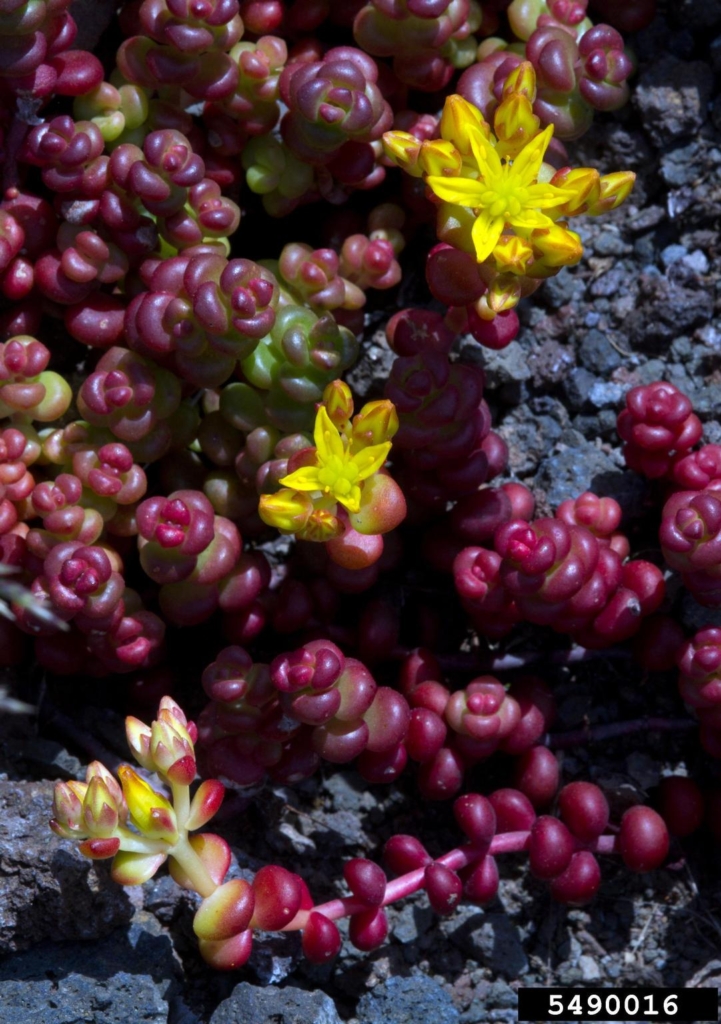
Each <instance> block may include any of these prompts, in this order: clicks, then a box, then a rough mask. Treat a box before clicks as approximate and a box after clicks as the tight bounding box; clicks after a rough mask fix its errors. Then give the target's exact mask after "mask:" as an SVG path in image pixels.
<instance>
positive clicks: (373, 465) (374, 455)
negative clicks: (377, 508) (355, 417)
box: [338, 441, 391, 512]
mask: <svg viewBox="0 0 721 1024" xmlns="http://www.w3.org/2000/svg"><path fill="white" fill-rule="evenodd" d="M390 450H391V443H390V441H385V442H384V443H383V444H371V445H368V447H367V448H361V450H360V451H359V452H358V454H357V455H354V456H353V465H354V466H355V467H356V468H357V470H358V476H357V478H356V479H358V480H367V479H368V477H369V476H373V474H374V473H377V472H378V470H379V469H380V468H381V466H382V465H383V463H384V462H385V461H386V459H387V458H388V452H389V451H390ZM338 500H339V501H343V499H342V498H340V497H339V498H338ZM359 500H360V494H359ZM343 504H344V505H345V504H346V503H345V502H344V501H343ZM348 507H350V506H348ZM354 511H356V512H357V511H358V509H357V508H356V509H355V510H354Z"/></svg>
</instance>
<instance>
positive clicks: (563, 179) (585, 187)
mask: <svg viewBox="0 0 721 1024" xmlns="http://www.w3.org/2000/svg"><path fill="white" fill-rule="evenodd" d="M551 181H552V184H554V185H558V187H559V188H562V189H563V190H564V192H570V193H573V195H572V197H571V198H569V199H568V200H567V201H566V202H565V203H564V204H563V206H559V207H558V211H557V212H558V213H559V215H560V216H562V217H575V216H577V215H578V214H579V213H585V212H586V211H587V210H588V208H589V206H591V205H593V204H594V203H596V202H598V200H599V198H600V196H601V176H600V175H599V173H598V171H596V170H594V169H593V167H573V168H571V167H562V168H561V170H560V171H556V173H555V174H554V176H553V178H552V179H551Z"/></svg>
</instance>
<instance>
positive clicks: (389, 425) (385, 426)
mask: <svg viewBox="0 0 721 1024" xmlns="http://www.w3.org/2000/svg"><path fill="white" fill-rule="evenodd" d="M399 425H400V424H399V422H398V413H397V412H396V407H395V406H394V405H393V402H391V401H389V400H388V399H387V398H384V399H381V400H380V401H376V402H367V403H366V404H365V405H364V406H363V408H362V409H361V411H360V412H359V413H358V415H357V416H355V417H354V418H353V431H352V435H351V452H353V454H355V453H356V452H357V451H360V449H361V448H367V447H368V446H369V445H372V444H383V443H384V442H385V441H390V439H391V438H392V437H393V436H394V434H396V433H397V432H398V427H399Z"/></svg>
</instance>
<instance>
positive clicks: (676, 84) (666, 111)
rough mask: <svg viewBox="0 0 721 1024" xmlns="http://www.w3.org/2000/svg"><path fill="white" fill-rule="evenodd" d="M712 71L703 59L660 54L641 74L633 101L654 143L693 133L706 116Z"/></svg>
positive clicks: (661, 144)
mask: <svg viewBox="0 0 721 1024" xmlns="http://www.w3.org/2000/svg"><path fill="white" fill-rule="evenodd" d="M712 88H713V72H712V71H711V68H710V67H709V66H708V64H706V63H705V62H703V61H683V60H678V59H677V58H676V57H672V56H670V55H667V56H664V57H661V58H660V60H656V61H654V62H653V64H652V65H651V66H650V67H649V68H648V69H647V70H646V71H645V72H644V73H643V74H642V75H641V76H640V79H639V83H638V85H637V87H636V92H635V96H634V102H635V104H636V106H637V107H638V110H639V113H640V114H641V120H642V121H643V126H644V128H645V129H646V131H647V132H648V135H649V137H650V138H651V141H652V142H653V143H654V145H656V146H658V147H661V146H665V145H668V143H670V142H673V141H674V139H678V138H681V137H683V136H684V135H693V134H694V133H695V132H697V131H698V129H699V128H700V127H701V125H702V124H703V122H704V120H705V119H706V109H707V107H708V102H709V99H710V98H711V91H712Z"/></svg>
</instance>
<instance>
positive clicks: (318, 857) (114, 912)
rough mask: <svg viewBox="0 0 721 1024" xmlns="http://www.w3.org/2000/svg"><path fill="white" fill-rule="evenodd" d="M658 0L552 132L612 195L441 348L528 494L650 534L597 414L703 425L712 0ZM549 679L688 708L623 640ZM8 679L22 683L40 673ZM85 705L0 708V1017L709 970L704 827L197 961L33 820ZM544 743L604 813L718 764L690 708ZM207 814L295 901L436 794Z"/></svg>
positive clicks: (630, 715) (243, 866)
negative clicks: (581, 889) (587, 506)
mask: <svg viewBox="0 0 721 1024" xmlns="http://www.w3.org/2000/svg"><path fill="white" fill-rule="evenodd" d="M669 7H670V8H671V7H672V8H673V10H672V11H669V13H668V15H666V14H662V15H660V16H659V17H658V18H657V20H656V21H655V22H654V23H653V25H652V26H651V27H650V28H648V29H647V30H645V31H644V32H642V33H640V34H639V35H638V37H637V38H636V39H635V41H634V47H635V51H636V53H637V56H638V59H639V74H638V76H637V78H636V79H635V82H634V89H633V100H632V103H631V104H630V105H629V106H628V107H627V108H626V109H625V110H623V111H621V112H620V113H619V114H616V115H613V116H608V117H605V118H604V117H600V118H597V120H596V122H595V124H594V127H593V129H592V130H591V131H590V132H589V133H588V134H587V135H586V136H585V137H584V138H583V139H582V140H581V141H580V142H579V143H577V144H576V145H575V147H574V152H573V162H574V163H576V164H590V165H594V166H598V167H599V168H600V169H602V170H604V171H610V170H614V169H618V168H630V169H632V170H635V171H636V172H637V173H638V176H639V177H638V182H637V186H636V189H635V192H634V194H633V196H632V198H631V200H630V202H629V203H627V204H626V206H624V207H623V208H622V209H621V210H619V211H617V212H616V213H615V214H613V215H611V216H609V217H605V218H603V219H602V220H600V221H597V222H596V221H590V220H586V221H585V222H583V223H581V227H580V231H581V233H582V235H583V239H584V244H585V247H586V255H585V257H584V260H583V262H582V264H581V265H580V266H579V267H577V268H575V269H574V270H573V271H570V272H569V271H564V272H563V273H562V274H560V275H559V276H558V278H556V279H554V280H552V281H551V282H549V283H548V284H546V285H545V287H544V288H543V289H542V291H541V292H539V293H538V295H537V296H536V297H535V298H534V299H533V300H532V301H530V302H528V303H527V304H526V305H525V307H523V313H522V321H523V330H522V332H521V334H520V336H519V338H518V340H517V341H516V342H514V343H512V344H511V345H510V346H509V347H508V348H507V349H506V350H504V351H503V352H499V353H487V352H485V351H484V352H481V351H480V350H479V348H478V346H477V345H476V344H475V343H474V342H473V341H472V340H470V339H468V340H467V341H466V340H462V341H461V342H460V346H459V353H460V358H461V359H464V360H468V361H474V362H475V361H481V362H482V363H483V365H484V366H485V368H486V371H487V376H488V382H489V400H490V402H491V405H492V409H493V412H494V420H495V423H496V425H497V427H498V429H499V430H500V432H501V433H502V435H503V436H504V438H505V439H506V441H507V442H508V444H509V448H510V452H511V466H510V468H511V471H512V473H513V475H514V477H515V478H516V479H520V480H522V481H524V482H526V483H529V484H530V485H532V486H533V487H534V489H535V491H536V494H537V496H538V499H539V506H540V508H541V509H542V510H543V509H546V508H547V509H551V508H553V507H555V506H556V505H557V504H558V503H559V502H560V501H562V500H563V499H564V498H566V497H572V496H575V495H577V494H579V493H580V492H582V491H583V490H586V489H593V490H596V491H598V492H599V493H605V494H611V495H613V496H614V497H616V498H617V499H618V500H619V501H620V502H621V504H622V506H623V508H624V513H625V515H626V517H627V520H628V522H629V523H630V524H631V526H632V530H635V534H634V535H635V537H636V539H638V538H641V541H643V538H644V537H646V536H647V537H648V543H649V544H653V543H654V541H653V532H652V530H651V529H650V526H652V524H653V517H654V515H657V504H655V501H656V498H655V497H654V494H653V493H652V492H651V491H650V490H649V488H648V486H647V485H646V484H645V483H644V482H643V481H642V480H641V479H640V478H639V477H636V476H635V475H634V474H632V473H630V472H628V471H625V470H624V468H623V461H622V459H621V457H620V453H619V449H618V444H617V438H616V435H615V429H614V426H615V418H616V413H617V411H618V409H619V406H620V404H621V403H622V400H623V396H624V393H625V391H626V390H627V389H628V388H629V387H631V386H634V385H636V384H641V383H648V382H650V381H652V380H655V379H658V378H664V379H667V380H670V381H672V382H673V383H674V384H676V385H677V386H678V387H680V388H681V389H682V390H683V391H685V392H686V393H687V394H688V395H689V396H690V397H691V398H692V400H693V403H694V406H695V408H696V411H697V412H698V413H699V414H700V416H701V418H702V419H703V420H704V424H705V440H706V441H709V442H715V443H721V422H720V420H719V417H720V413H721V319H719V304H720V299H721V293H720V290H719V280H720V279H721V247H720V245H719V235H718V230H719V217H720V216H721V95H719V89H718V85H719V73H720V72H721V35H719V34H718V33H719V30H720V29H721V3H719V0H677V2H675V3H674V4H672V5H671V4H669ZM578 223H579V222H578V221H576V222H575V223H574V227H576V225H577V224H578ZM388 364H389V353H388V351H387V350H386V349H384V347H383V343H382V341H381V340H380V337H379V335H377V334H376V335H373V334H372V332H369V337H368V339H367V344H366V346H365V349H364V356H363V360H362V362H361V364H360V366H359V368H358V369H357V370H356V371H355V373H354V376H353V383H354V384H355V385H356V386H358V387H360V388H361V389H362V390H366V391H372V389H373V387H374V386H377V385H378V382H379V381H381V380H382V378H383V375H384V373H385V372H386V371H387V367H388ZM634 524H635V525H634ZM644 530H647V531H648V532H647V533H644V532H643V531H644ZM674 608H675V610H676V612H677V613H678V615H679V616H680V617H681V618H682V620H683V622H684V624H685V625H686V626H687V627H688V628H689V629H692V628H698V626H699V625H700V624H701V623H703V622H709V621H715V622H716V623H720V622H721V619H719V615H718V613H717V612H716V613H709V612H708V611H707V610H704V609H701V608H699V607H698V606H697V605H695V604H694V602H693V601H691V600H690V599H689V598H688V597H684V596H683V595H681V594H678V595H677V597H676V599H675V604H674ZM551 642H552V641H551ZM513 644H514V648H515V649H516V650H533V649H538V650H539V651H540V652H541V653H542V654H543V652H544V651H545V652H546V653H547V652H548V645H549V640H548V638H547V637H544V636H543V635H542V634H540V633H539V632H538V631H534V630H528V631H526V632H525V633H523V632H522V633H521V634H520V635H519V636H518V637H517V638H514V641H513ZM548 660H549V659H548V658H546V662H548ZM548 678H549V680H550V681H551V682H552V683H553V685H554V688H555V691H556V693H557V696H558V699H559V706H560V712H559V720H558V722H557V723H556V726H555V728H556V729H557V730H559V731H563V730H568V729H574V728H578V727H579V726H580V725H583V724H584V723H587V722H590V723H593V724H601V723H607V722H614V721H622V720H627V719H634V718H638V717H641V716H644V715H651V714H660V715H664V716H674V715H675V716H679V715H680V716H682V717H683V714H684V712H683V709H682V708H681V706H680V704H679V701H678V698H677V696H676V693H675V684H674V680H673V678H672V677H669V678H664V677H658V676H656V677H654V678H653V680H652V681H649V680H647V679H644V678H642V677H641V674H640V672H639V670H638V669H637V668H636V667H635V666H634V665H633V663H632V662H631V661H630V660H629V659H627V658H623V657H620V658H619V657H611V656H610V655H604V656H601V657H599V658H598V659H596V660H594V661H592V662H587V663H582V664H580V665H577V666H570V667H569V666H566V667H564V666H562V665H559V666H558V667H556V668H553V667H551V669H550V670H549V672H548ZM7 682H8V684H9V685H10V687H11V689H13V690H14V691H15V692H16V693H18V694H19V695H27V694H29V695H30V697H32V698H33V699H35V698H37V699H41V698H42V695H43V684H42V680H35V679H32V680H30V682H29V683H28V682H27V681H26V680H25V679H23V680H18V679H17V678H9V679H8V680H7ZM28 699H29V698H28ZM98 703H102V700H100V701H98ZM92 714H94V715H95V717H94V718H92V719H91V718H90V715H91V712H90V711H88V712H86V713H85V718H84V719H83V718H82V717H80V718H79V719H78V720H75V721H74V722H73V723H72V728H71V727H70V725H69V723H68V722H67V721H66V720H64V719H63V718H62V715H61V714H60V713H58V712H55V713H54V716H53V715H51V716H49V717H48V716H46V717H45V718H43V720H42V721H41V722H40V724H38V722H37V721H36V719H35V718H33V716H32V715H27V714H25V715H22V714H8V713H5V714H4V715H3V717H2V721H1V722H0V739H1V744H0V771H1V772H2V774H0V956H2V959H0V1024H27V1022H29V1021H35V1020H37V1021H42V1022H43V1024H80V1022H86V1021H87V1022H93V1024H115V1022H118V1024H134V1022H141V1021H142V1022H143V1024H161V1022H166V1021H168V1022H170V1024H231V1022H242V1024H301V1022H302V1024H339V1022H341V1021H343V1022H346V1024H381V1022H383V1024H405V1022H407V1021H408V1022H410V1021H415V1020H420V1019H425V1020H426V1021H428V1022H429V1024H431V1022H432V1024H480V1022H486V1021H508V1022H511V1021H514V1020H515V1019H516V1016H515V1015H516V1009H515V1007H516V1002H517V995H516V993H517V989H518V987H519V986H530V985H543V986H548V985H563V986H578V985H604V986H639V985H645V986H652V987H653V986H685V985H697V984H704V985H713V984H717V983H719V984H721V960H720V959H718V958H717V957H718V949H719V941H720V938H721V880H720V878H719V873H718V870H717V867H716V864H717V858H718V854H717V852H715V851H714V850H713V849H712V848H711V846H710V843H707V841H706V840H705V839H700V840H697V839H694V841H693V842H691V843H689V844H687V845H686V847H685V848H684V849H681V848H680V847H679V848H676V849H675V850H674V856H672V858H671V860H672V861H673V863H672V864H671V866H670V867H669V868H667V869H664V870H663V871H659V872H656V873H655V874H653V875H650V876H640V877H639V876H632V875H630V874H629V873H628V872H626V871H624V870H622V869H621V868H620V867H619V866H617V865H615V864H614V863H611V862H608V861H607V862H606V863H605V864H604V883H603V886H602V890H601V893H600V895H599V897H598V898H597V900H596V902H595V903H594V904H593V905H592V906H591V907H590V908H588V909H584V910H571V911H568V910H567V909H565V908H563V907H560V906H558V905H554V904H552V903H551V902H550V899H549V897H548V893H547V889H546V887H545V886H543V885H541V884H539V883H537V882H535V881H534V880H532V879H531V878H529V876H528V873H527V871H526V869H525V865H524V861H523V858H522V857H517V856H513V857H505V858H503V859H502V863H501V872H502V882H501V890H500V895H499V898H498V900H497V901H496V903H495V904H494V905H493V906H492V907H490V908H489V909H487V910H486V911H480V910H478V909H476V908H471V907H464V908H461V909H460V910H459V911H458V912H457V913H456V914H454V915H453V916H452V917H450V918H447V919H444V920H439V919H438V918H437V917H436V916H435V915H434V913H433V912H432V911H431V910H430V908H429V906H428V904H427V902H426V901H425V900H424V899H423V898H420V899H414V900H410V901H408V902H406V903H405V904H401V905H400V906H399V907H398V908H397V909H394V910H392V911H391V913H390V921H391V936H390V938H389V941H388V943H387V944H386V945H385V946H384V947H382V948H381V949H379V950H378V951H377V952H375V953H373V954H371V955H362V954H360V953H358V952H357V951H354V950H353V948H352V947H351V946H350V945H349V944H346V945H345V946H344V949H343V952H342V954H341V955H340V957H339V958H338V960H337V962H336V963H334V964H333V965H332V966H328V967H324V968H316V967H310V966H308V965H307V963H305V962H304V961H302V959H301V957H300V955H299V948H298V937H297V936H294V935H288V936H281V937H275V938H269V939H268V940H267V941H266V942H257V943H256V948H255V951H254V953H253V956H252V958H251V961H250V963H249V965H248V966H247V967H246V968H245V969H244V970H243V972H239V973H237V974H232V975H227V976H226V975H217V974H214V973H212V972H211V971H210V970H209V969H207V968H206V967H205V966H204V965H203V964H202V962H201V961H200V959H199V957H198V955H197V952H196V949H195V946H194V942H193V936H192V929H191V918H192V909H193V898H192V897H191V896H190V895H188V894H186V893H181V891H180V890H178V889H177V887H175V886H174V885H173V883H172V882H171V881H170V879H169V878H168V877H167V876H165V875H162V874H161V876H160V877H159V878H156V879H154V880H152V881H151V882H148V883H147V884H146V885H144V886H142V887H141V888H140V889H138V890H120V889H118V888H117V887H116V886H114V885H113V884H112V883H111V882H110V881H109V879H108V872H107V867H106V865H104V864H102V863H100V864H96V865H94V864H91V863H90V862H89V861H87V860H84V859H83V858H82V857H80V856H79V854H78V853H77V852H76V851H75V850H74V849H73V848H72V847H71V845H70V844H69V843H66V842H62V841H60V840H58V839H57V838H55V837H54V836H53V835H52V834H51V833H50V832H49V831H48V829H47V818H48V816H49V808H50V802H51V793H52V785H53V780H55V779H63V778H64V779H67V778H72V777H75V776H76V775H79V774H80V773H81V772H82V767H81V763H80V761H79V760H77V757H79V756H84V755H82V752H81V751H80V749H79V748H78V746H77V744H76V740H77V735H78V734H79V735H81V736H83V735H84V736H94V737H96V739H97V742H98V743H99V744H100V745H101V746H102V747H103V748H104V749H106V750H109V751H110V752H111V754H115V756H116V757H118V758H121V757H123V756H124V743H123V738H122V719H121V716H120V715H119V714H116V713H115V712H112V711H106V712H104V713H103V714H102V715H100V716H98V714H97V713H92ZM560 756H561V757H562V767H563V775H564V779H565V780H566V781H570V780H572V779H574V778H581V777H583V778H590V779H592V780H594V781H596V782H598V783H599V784H601V785H602V786H603V788H604V790H605V791H606V792H607V794H609V796H610V798H611V800H612V802H613V803H614V805H615V809H616V810H622V809H623V808H624V807H625V806H627V805H628V804H629V803H631V802H633V801H634V800H636V799H639V798H643V799H646V798H647V797H648V794H649V792H651V791H652V790H653V787H654V786H655V785H656V784H657V782H658V780H659V778H660V776H661V774H662V773H664V772H668V771H670V770H678V769H684V768H686V769H688V771H689V772H692V773H698V774H699V775H700V777H701V778H703V779H705V780H706V781H713V780H714V779H715V780H716V781H718V777H719V774H720V771H719V767H718V766H717V765H714V764H712V763H710V762H709V761H708V759H705V758H704V757H703V756H702V755H701V754H700V751H699V746H698V741H697V737H696V733H695V730H694V729H693V727H691V728H690V729H685V730H680V731H678V732H674V733H667V734H660V735H655V734H652V733H649V732H639V733H636V734H634V735H631V736H626V737H624V738H622V739H618V740H616V741H613V742H605V743H603V744H595V745H593V744H592V745H588V744H586V745H581V746H575V747H571V748H568V749H564V750H563V751H562V752H561V753H560ZM491 771H492V772H493V773H494V774H490V773H489V772H488V771H486V772H485V773H483V774H482V775H481V776H480V777H479V780H478V781H479V785H481V786H482V787H484V788H490V787H492V786H493V783H494V778H495V773H498V777H499V779H500V778H502V775H503V766H500V767H494V768H493V769H492V770H491ZM217 831H220V832H222V834H223V835H225V836H226V838H227V839H228V840H229V841H230V842H231V844H232V846H233V850H234V853H235V855H236V858H237V866H234V869H233V870H234V871H237V872H240V873H241V874H242V873H252V872H253V871H254V870H257V868H258V867H260V866H261V865H262V864H263V863H267V862H268V861H273V860H277V861H281V862H282V863H284V864H285V865H286V866H287V867H289V868H291V869H292V870H295V871H298V872H299V873H301V874H303V876H304V877H305V878H306V880H307V881H308V884H309V886H310V888H311V890H312V892H313V893H314V895H315V896H316V898H317V899H322V898H324V897H326V898H327V897H330V896H332V895H334V894H335V893H336V887H335V883H334V880H335V879H338V878H340V877H341V865H342V862H343V860H344V859H346V858H348V857H352V856H370V857H377V856H378V854H379V851H380V848H381V846H382V843H383V842H384V841H385V839H387V838H388V836H390V835H391V834H393V833H394V832H399V831H400V832H412V833H415V834H418V835H419V836H420V837H421V838H423V839H424V840H425V841H426V842H427V845H428V847H429V849H430V850H431V852H434V853H440V852H442V851H443V850H445V849H448V848H450V847H451V846H453V845H455V843H456V835H455V832H454V829H453V825H452V819H451V816H450V812H449V810H448V808H446V807H443V806H438V807H436V806H433V805H431V806H428V805H420V804H419V803H418V800H417V796H416V791H415V789H414V785H413V781H412V779H410V778H409V779H407V780H404V781H403V782H402V784H401V785H400V786H398V787H394V788H393V790H392V791H391V790H388V789H381V788H379V787H369V786H368V785H367V784H365V783H363V782H362V780H360V778H359V777H358V776H356V775H355V774H354V773H353V772H350V771H348V772H331V771H330V770H328V771H326V772H324V773H322V774H321V775H320V776H318V777H317V778H314V779H312V780H310V781H308V782H307V783H305V784H304V785H302V786H301V787H299V789H297V790H293V791H291V790H286V789H276V790H266V791H264V792H263V793H262V794H260V795H258V796H256V798H254V799H251V800H248V801H245V802H244V803H240V802H236V803H234V802H233V801H231V804H230V806H228V807H227V808H226V810H225V813H224V815H223V817H222V821H221V822H220V823H219V824H218V827H217Z"/></svg>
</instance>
